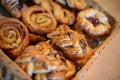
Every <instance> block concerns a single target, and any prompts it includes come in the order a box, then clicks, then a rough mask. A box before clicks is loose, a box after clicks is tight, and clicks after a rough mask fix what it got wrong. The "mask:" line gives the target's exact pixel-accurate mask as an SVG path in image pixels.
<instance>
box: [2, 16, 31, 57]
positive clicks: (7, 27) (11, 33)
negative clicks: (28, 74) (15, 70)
mask: <svg viewBox="0 0 120 80" xmlns="http://www.w3.org/2000/svg"><path fill="white" fill-rule="evenodd" d="M28 43H29V33H28V30H27V28H26V26H25V25H24V24H23V23H22V22H20V21H19V20H17V19H14V18H6V19H2V20H0V48H2V49H3V50H5V51H6V52H7V53H8V55H9V56H10V57H11V58H13V59H15V58H17V57H18V56H19V55H20V54H21V51H22V50H23V49H24V48H25V47H26V46H27V45H28Z"/></svg>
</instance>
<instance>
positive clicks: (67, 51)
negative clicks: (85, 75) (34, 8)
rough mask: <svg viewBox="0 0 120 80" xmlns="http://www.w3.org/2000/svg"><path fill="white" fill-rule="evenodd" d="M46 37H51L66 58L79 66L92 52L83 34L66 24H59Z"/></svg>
mask: <svg viewBox="0 0 120 80" xmlns="http://www.w3.org/2000/svg"><path fill="white" fill-rule="evenodd" d="M47 37H48V38H50V39H51V41H52V44H53V46H54V45H55V46H58V47H59V49H60V50H61V51H62V52H63V54H64V56H65V57H66V58H68V59H70V60H72V61H74V62H75V63H76V64H77V65H79V66H82V65H84V64H85V63H86V62H87V60H88V59H89V58H90V57H91V56H92V54H93V50H92V49H91V48H90V47H89V46H88V44H87V40H86V39H85V37H84V35H83V34H79V33H78V32H76V31H73V30H71V29H70V28H69V27H68V26H67V25H60V26H59V27H58V28H57V29H56V31H54V32H51V33H49V34H48V35H47Z"/></svg>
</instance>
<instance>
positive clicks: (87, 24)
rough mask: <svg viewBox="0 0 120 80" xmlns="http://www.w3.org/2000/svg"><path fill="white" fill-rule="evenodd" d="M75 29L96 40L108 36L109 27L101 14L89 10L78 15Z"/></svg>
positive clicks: (106, 19)
mask: <svg viewBox="0 0 120 80" xmlns="http://www.w3.org/2000/svg"><path fill="white" fill-rule="evenodd" d="M75 29H77V30H79V31H81V30H82V31H85V32H86V33H87V34H88V35H89V36H91V37H93V38H97V37H101V36H104V35H106V34H108V33H109V31H110V29H111V26H110V24H109V22H108V18H107V17H106V16H105V15H104V14H103V13H101V12H99V11H98V10H95V9H92V8H89V9H86V10H84V11H81V12H79V13H78V16H77V23H76V26H75Z"/></svg>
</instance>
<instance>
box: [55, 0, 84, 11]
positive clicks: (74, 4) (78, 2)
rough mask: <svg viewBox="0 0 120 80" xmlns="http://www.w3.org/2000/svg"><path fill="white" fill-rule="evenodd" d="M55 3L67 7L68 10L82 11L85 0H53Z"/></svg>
mask: <svg viewBox="0 0 120 80" xmlns="http://www.w3.org/2000/svg"><path fill="white" fill-rule="evenodd" d="M53 1H54V0H53ZM55 1H56V2H58V3H60V4H62V5H64V6H68V7H69V8H74V9H78V10H83V9H85V8H86V2H85V0H55Z"/></svg>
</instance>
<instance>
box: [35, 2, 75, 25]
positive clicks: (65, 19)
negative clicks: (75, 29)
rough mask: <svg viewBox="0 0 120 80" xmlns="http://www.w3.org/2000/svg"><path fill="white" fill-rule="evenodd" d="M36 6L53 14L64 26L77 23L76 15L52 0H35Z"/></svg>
mask: <svg viewBox="0 0 120 80" xmlns="http://www.w3.org/2000/svg"><path fill="white" fill-rule="evenodd" d="M33 1H34V2H35V3H36V4H39V5H40V6H42V7H43V8H44V9H45V10H46V11H48V12H49V13H51V14H53V15H54V16H55V18H56V20H57V21H58V22H59V23H62V24H68V25H72V24H74V22H75V15H74V14H73V13H72V12H70V11H68V10H67V9H64V8H62V7H61V6H60V5H59V4H57V3H55V2H53V1H52V0H33Z"/></svg>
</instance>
